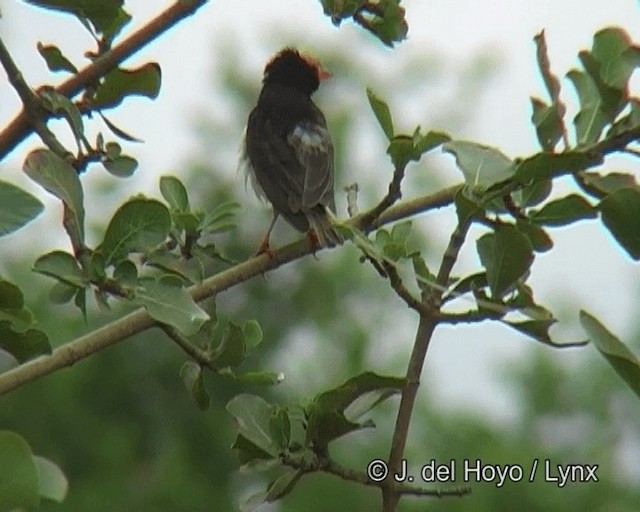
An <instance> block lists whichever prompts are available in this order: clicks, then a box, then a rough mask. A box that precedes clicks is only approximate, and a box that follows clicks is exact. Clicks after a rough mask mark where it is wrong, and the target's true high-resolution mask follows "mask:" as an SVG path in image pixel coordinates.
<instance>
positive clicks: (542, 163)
mask: <svg viewBox="0 0 640 512" xmlns="http://www.w3.org/2000/svg"><path fill="white" fill-rule="evenodd" d="M593 164H594V162H593V160H592V157H590V156H589V155H585V154H584V153H581V152H579V151H565V152H563V153H538V154H536V155H534V156H532V157H529V158H526V159H524V160H522V161H520V162H518V163H517V165H516V170H515V175H514V179H515V181H516V182H517V183H521V184H523V185H532V184H535V183H539V182H541V181H546V180H548V179H550V178H555V177H556V176H562V175H564V174H573V173H576V172H578V171H582V170H583V169H586V168H587V167H590V166H592V165H593Z"/></svg>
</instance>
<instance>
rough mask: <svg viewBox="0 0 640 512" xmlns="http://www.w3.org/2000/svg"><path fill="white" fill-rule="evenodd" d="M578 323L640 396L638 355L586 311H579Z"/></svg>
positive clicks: (639, 363)
mask: <svg viewBox="0 0 640 512" xmlns="http://www.w3.org/2000/svg"><path fill="white" fill-rule="evenodd" d="M580 323H581V324H582V327H583V328H584V330H585V331H586V332H587V335H588V336H589V339H590V340H591V342H592V343H593V344H594V346H595V347H596V348H597V349H598V351H599V352H600V353H601V354H602V355H603V356H604V358H605V359H606V360H607V362H608V363H609V364H610V365H611V366H613V369H614V370H615V371H616V373H617V374H618V375H620V377H622V379H623V380H624V381H625V382H626V383H627V385H628V386H629V387H630V388H631V389H632V390H633V392H634V393H635V394H636V395H637V396H638V397H639V398H640V360H639V359H638V357H637V356H636V355H635V354H633V352H631V351H630V350H629V349H628V348H627V346H626V345H625V344H624V343H622V341H620V339H619V338H617V337H616V336H615V335H614V334H612V333H611V332H610V331H609V330H607V328H606V327H605V326H604V325H602V324H601V323H600V322H599V321H598V320H597V319H596V318H595V317H593V316H591V315H590V314H589V313H587V312H586V311H580Z"/></svg>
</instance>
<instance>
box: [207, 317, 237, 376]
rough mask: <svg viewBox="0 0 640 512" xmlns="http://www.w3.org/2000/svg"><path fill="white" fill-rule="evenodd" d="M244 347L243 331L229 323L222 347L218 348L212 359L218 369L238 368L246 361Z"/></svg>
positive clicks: (223, 336)
mask: <svg viewBox="0 0 640 512" xmlns="http://www.w3.org/2000/svg"><path fill="white" fill-rule="evenodd" d="M244 347H245V341H244V332H243V330H242V329H241V328H240V327H239V326H237V325H235V324H233V323H229V325H227V327H226V328H225V330H224V332H223V334H222V340H221V342H220V346H218V347H216V349H215V350H214V352H213V354H212V355H211V357H212V359H213V360H214V362H215V365H216V367H217V368H226V367H234V366H238V365H239V364H240V363H242V361H243V360H244V352H245V348H244Z"/></svg>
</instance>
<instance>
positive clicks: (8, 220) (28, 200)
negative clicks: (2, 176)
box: [0, 180, 44, 237]
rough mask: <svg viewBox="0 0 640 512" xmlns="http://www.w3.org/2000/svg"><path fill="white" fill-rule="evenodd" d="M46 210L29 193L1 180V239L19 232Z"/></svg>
mask: <svg viewBox="0 0 640 512" xmlns="http://www.w3.org/2000/svg"><path fill="white" fill-rule="evenodd" d="M42 210H44V205H43V204H42V203H41V202H40V200H39V199H37V198H35V197H33V196H32V195H31V194H29V193H28V192H27V191H25V190H23V189H21V188H20V187H16V186H15V185H13V184H11V183H8V182H6V181H2V180H0V237H1V236H5V235H8V234H9V233H13V232H14V231H17V230H18V229H20V228H21V227H23V226H25V225H26V224H28V223H29V222H30V221H32V220H33V219H35V218H36V217H37V216H38V215H40V213H42Z"/></svg>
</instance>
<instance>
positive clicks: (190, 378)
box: [180, 361, 211, 411]
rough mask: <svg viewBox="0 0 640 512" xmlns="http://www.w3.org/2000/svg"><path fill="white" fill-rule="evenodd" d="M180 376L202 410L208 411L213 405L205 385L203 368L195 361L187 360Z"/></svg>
mask: <svg viewBox="0 0 640 512" xmlns="http://www.w3.org/2000/svg"><path fill="white" fill-rule="evenodd" d="M180 377H182V380H183V382H184V385H185V386H186V388H187V391H188V392H189V394H190V395H191V398H193V400H194V401H195V403H196V405H197V406H198V408H199V409H200V410H201V411H206V410H207V409H208V408H209V406H210V405H211V397H209V393H208V392H207V389H206V388H205V385H204V379H203V376H202V368H201V367H200V365H198V364H196V363H194V362H193V361H186V362H185V363H184V364H183V365H182V368H180Z"/></svg>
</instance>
